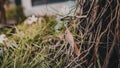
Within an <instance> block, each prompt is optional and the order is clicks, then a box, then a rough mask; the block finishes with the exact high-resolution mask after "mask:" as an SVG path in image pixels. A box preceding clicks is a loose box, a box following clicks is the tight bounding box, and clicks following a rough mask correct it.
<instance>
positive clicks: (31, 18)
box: [26, 15, 37, 25]
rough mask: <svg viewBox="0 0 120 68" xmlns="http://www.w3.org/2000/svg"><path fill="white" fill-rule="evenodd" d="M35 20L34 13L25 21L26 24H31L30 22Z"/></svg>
mask: <svg viewBox="0 0 120 68" xmlns="http://www.w3.org/2000/svg"><path fill="white" fill-rule="evenodd" d="M36 21H37V17H35V15H32V17H29V18H28V19H27V21H26V24H28V25H31V24H32V23H34V22H36Z"/></svg>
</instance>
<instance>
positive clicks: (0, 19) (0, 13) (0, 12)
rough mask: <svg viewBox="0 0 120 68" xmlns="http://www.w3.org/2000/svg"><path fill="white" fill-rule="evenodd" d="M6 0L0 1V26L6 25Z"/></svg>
mask: <svg viewBox="0 0 120 68" xmlns="http://www.w3.org/2000/svg"><path fill="white" fill-rule="evenodd" d="M4 5H5V0H0V24H6V13H5V8H4Z"/></svg>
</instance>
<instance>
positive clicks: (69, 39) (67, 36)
mask: <svg viewBox="0 0 120 68" xmlns="http://www.w3.org/2000/svg"><path fill="white" fill-rule="evenodd" d="M65 33H66V34H65V39H66V41H67V42H68V43H69V44H70V46H71V47H72V49H73V51H74V52H75V54H76V55H79V54H80V51H79V49H78V47H77V45H76V43H75V41H74V37H73V35H72V33H71V32H70V31H69V29H66V31H65Z"/></svg>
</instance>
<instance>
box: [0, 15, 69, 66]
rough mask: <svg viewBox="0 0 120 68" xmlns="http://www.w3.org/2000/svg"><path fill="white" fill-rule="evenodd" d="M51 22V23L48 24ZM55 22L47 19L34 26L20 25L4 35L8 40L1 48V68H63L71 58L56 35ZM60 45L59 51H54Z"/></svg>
mask: <svg viewBox="0 0 120 68" xmlns="http://www.w3.org/2000/svg"><path fill="white" fill-rule="evenodd" d="M47 21H48V22H47ZM55 25H56V22H55V20H54V18H53V19H52V18H49V17H48V18H45V20H44V21H43V22H42V23H41V24H40V23H37V22H36V23H33V24H32V25H25V24H19V25H15V26H12V27H11V28H3V30H2V31H1V34H2V33H5V34H6V35H7V38H8V40H7V41H4V44H0V45H1V48H2V49H3V50H4V52H3V54H1V55H0V68H40V67H41V68H50V67H54V68H61V67H64V66H65V65H67V63H68V62H69V59H70V57H69V56H66V54H65V53H64V52H65V51H66V46H65V45H66V42H65V40H62V42H61V43H59V44H56V43H57V42H60V39H59V36H58V35H59V33H57V32H55V30H54V26H55ZM55 45H57V47H54V46H55Z"/></svg>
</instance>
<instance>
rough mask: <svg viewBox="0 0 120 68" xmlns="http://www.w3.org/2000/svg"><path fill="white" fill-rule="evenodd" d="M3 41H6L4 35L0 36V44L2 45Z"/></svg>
mask: <svg viewBox="0 0 120 68" xmlns="http://www.w3.org/2000/svg"><path fill="white" fill-rule="evenodd" d="M5 40H7V38H6V35H5V34H2V35H0V43H2V44H3V43H4V41H5Z"/></svg>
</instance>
